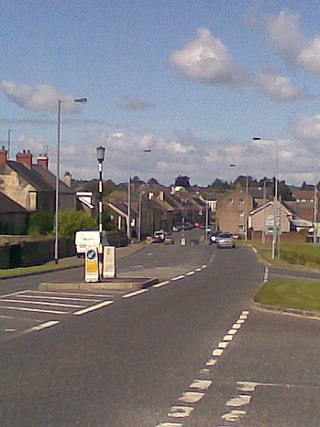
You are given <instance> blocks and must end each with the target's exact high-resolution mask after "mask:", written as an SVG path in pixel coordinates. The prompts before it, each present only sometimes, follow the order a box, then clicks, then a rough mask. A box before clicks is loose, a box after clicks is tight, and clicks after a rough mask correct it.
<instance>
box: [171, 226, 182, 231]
mask: <svg viewBox="0 0 320 427" xmlns="http://www.w3.org/2000/svg"><path fill="white" fill-rule="evenodd" d="M180 230H181V226H180V225H173V226H172V231H174V232H176V231H180Z"/></svg>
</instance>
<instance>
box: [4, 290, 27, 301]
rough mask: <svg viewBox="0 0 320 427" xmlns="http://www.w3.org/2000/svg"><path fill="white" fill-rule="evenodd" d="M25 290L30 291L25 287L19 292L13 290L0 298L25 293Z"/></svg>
mask: <svg viewBox="0 0 320 427" xmlns="http://www.w3.org/2000/svg"><path fill="white" fill-rule="evenodd" d="M25 292H28V289H25V290H23V291H18V292H12V293H10V294H5V295H0V299H2V298H7V297H13V296H14V295H19V294H24V293H25Z"/></svg>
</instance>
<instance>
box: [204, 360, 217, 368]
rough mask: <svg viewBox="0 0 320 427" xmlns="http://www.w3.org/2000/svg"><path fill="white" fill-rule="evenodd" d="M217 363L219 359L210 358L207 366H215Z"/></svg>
mask: <svg viewBox="0 0 320 427" xmlns="http://www.w3.org/2000/svg"><path fill="white" fill-rule="evenodd" d="M216 363H217V359H209V360H208V361H207V363H206V366H214V365H215V364H216Z"/></svg>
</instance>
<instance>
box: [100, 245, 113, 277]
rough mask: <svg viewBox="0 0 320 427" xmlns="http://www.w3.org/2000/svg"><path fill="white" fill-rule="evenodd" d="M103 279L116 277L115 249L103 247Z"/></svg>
mask: <svg viewBox="0 0 320 427" xmlns="http://www.w3.org/2000/svg"><path fill="white" fill-rule="evenodd" d="M102 275H103V278H104V279H108V278H112V277H116V248H115V247H114V246H104V248H103V273H102Z"/></svg>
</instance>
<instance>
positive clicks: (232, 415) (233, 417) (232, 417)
mask: <svg viewBox="0 0 320 427" xmlns="http://www.w3.org/2000/svg"><path fill="white" fill-rule="evenodd" d="M246 413H247V411H239V410H238V409H233V410H232V411H231V412H228V413H227V414H224V415H222V417H221V418H222V419H223V420H226V421H231V422H233V421H238V420H239V419H240V418H242V417H244V416H245V415H246Z"/></svg>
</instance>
